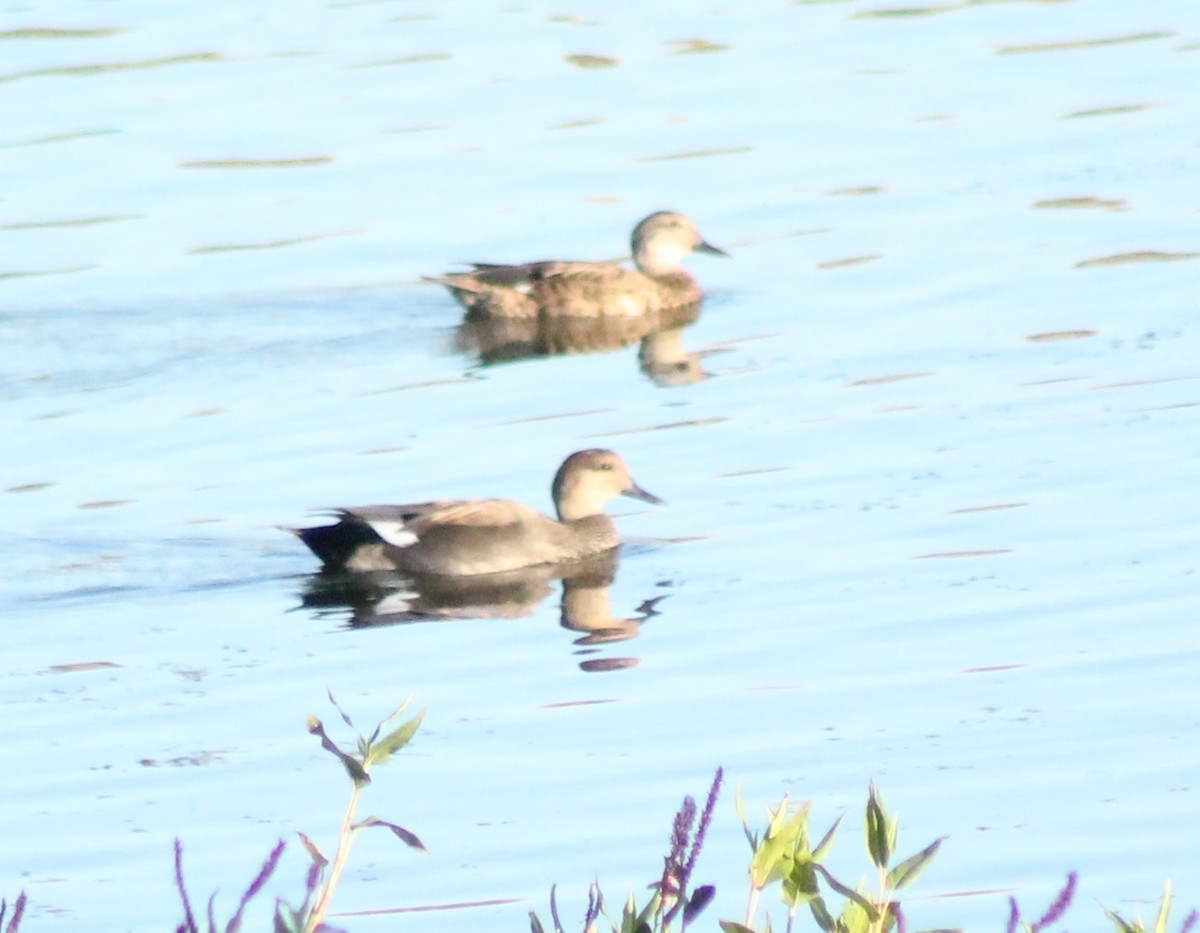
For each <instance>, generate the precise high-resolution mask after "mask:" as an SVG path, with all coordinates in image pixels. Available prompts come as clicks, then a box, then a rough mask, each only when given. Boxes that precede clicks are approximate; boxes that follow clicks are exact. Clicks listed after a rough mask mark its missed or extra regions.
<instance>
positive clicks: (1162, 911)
mask: <svg viewBox="0 0 1200 933" xmlns="http://www.w3.org/2000/svg"><path fill="white" fill-rule="evenodd" d="M1104 913H1105V915H1106V916H1107V917H1108V919H1109V920H1110V921H1111V922H1112V925H1113V927H1114V928H1115V929H1116V930H1117V933H1147V927H1146V926H1145V925H1144V924H1143V923H1142V918H1141V917H1138V918H1137V919H1136V920H1134V921H1129V920H1126V919H1125V918H1124V917H1122V916H1121V915H1120V914H1119V913H1117V912H1116V911H1112V910H1105V911H1104ZM1170 916H1171V882H1170V881H1168V882H1167V884H1166V887H1165V888H1164V889H1163V895H1162V898H1161V899H1160V900H1159V902H1158V914H1157V915H1156V916H1155V918H1154V925H1153V926H1152V927H1149V930H1153V931H1154V933H1167V929H1168V928H1167V921H1168V920H1169V919H1170ZM1198 921H1200V913H1198V912H1197V911H1196V910H1195V909H1192V910H1190V911H1188V915H1187V916H1186V917H1184V918H1183V923H1182V924H1180V927H1179V933H1190V931H1191V930H1194V929H1195V928H1196V923H1197V922H1198Z"/></svg>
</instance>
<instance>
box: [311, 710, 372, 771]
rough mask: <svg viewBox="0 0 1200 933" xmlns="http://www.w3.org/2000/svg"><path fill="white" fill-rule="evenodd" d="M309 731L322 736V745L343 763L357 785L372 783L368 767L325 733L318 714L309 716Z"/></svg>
mask: <svg viewBox="0 0 1200 933" xmlns="http://www.w3.org/2000/svg"><path fill="white" fill-rule="evenodd" d="M308 731H309V732H310V733H312V734H313V735H316V736H320V738H321V747H322V748H323V749H325V751H327V752H329V754H331V755H333V756H334V757H335V758H337V760H338V761H340V762H341V763H342V767H344V768H345V769H346V773H347V774H349V775H350V780H352V781H353V782H354V786H355V787H365V786H366V785H368V784H370V783H371V777H370V775H368V774H367V772H366V769H365V768H363V766H362V765H361V764H359V763H358V759H356V758H352V757H351V756H350V755H347V754H346V753H345V752H344V751H342V750H341V749H340V748H338V747H337V746H336V745H335V744H334V743H333V740H332V739H331V738H329V736H327V735H326V734H325V726H324V725H322V723H321V720H319V719H318V718H317V717H316V716H309V717H308Z"/></svg>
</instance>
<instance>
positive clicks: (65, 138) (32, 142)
mask: <svg viewBox="0 0 1200 933" xmlns="http://www.w3.org/2000/svg"><path fill="white" fill-rule="evenodd" d="M120 132H121V131H120V130H80V131H79V132H77V133H55V134H54V135H52V136H38V137H36V138H34V139H25V140H22V141H21V142H16V143H0V149H16V148H17V147H19V146H42V145H45V144H46V143H65V142H70V141H71V140H74V139H90V138H91V137H93V136H113V135H115V134H117V133H120Z"/></svg>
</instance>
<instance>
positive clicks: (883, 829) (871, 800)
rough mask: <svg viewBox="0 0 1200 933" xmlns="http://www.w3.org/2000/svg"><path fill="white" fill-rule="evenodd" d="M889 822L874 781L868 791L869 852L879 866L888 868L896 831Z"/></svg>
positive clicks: (867, 828) (867, 827)
mask: <svg viewBox="0 0 1200 933" xmlns="http://www.w3.org/2000/svg"><path fill="white" fill-rule="evenodd" d="M889 822H890V821H889V820H888V816H887V812H886V811H885V810H884V808H883V800H882V798H881V797H880V796H879V790H878V789H877V788H876V787H875V782H874V781H872V782H871V784H870V789H869V791H868V793H867V819H866V832H867V852H868V853H870V855H871V861H872V862H874V863H875V865H876V866H877V867H878V868H886V867H887V863H888V860H889V859H890V858H891V857H892V843H893V842H894V841H895V831H894V829H893V828H892V827H891V826H889Z"/></svg>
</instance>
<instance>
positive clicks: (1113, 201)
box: [1033, 197, 1129, 211]
mask: <svg viewBox="0 0 1200 933" xmlns="http://www.w3.org/2000/svg"><path fill="white" fill-rule="evenodd" d="M1033 206H1034V207H1035V208H1048V209H1052V210H1062V209H1074V208H1079V207H1084V208H1097V207H1098V208H1102V209H1103V210H1106V211H1123V210H1126V209H1127V208H1128V207H1129V204H1128V203H1127V202H1125V201H1122V200H1120V199H1118V198H1096V197H1083V198H1050V199H1049V200H1046V201H1036V202H1034V205H1033Z"/></svg>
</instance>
